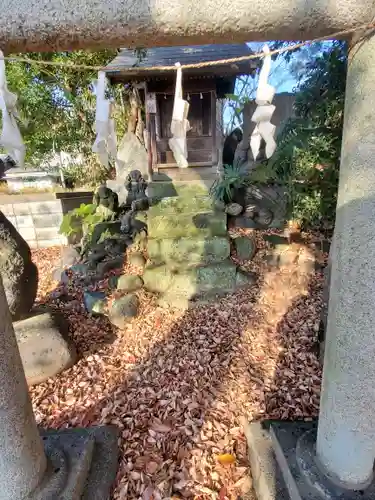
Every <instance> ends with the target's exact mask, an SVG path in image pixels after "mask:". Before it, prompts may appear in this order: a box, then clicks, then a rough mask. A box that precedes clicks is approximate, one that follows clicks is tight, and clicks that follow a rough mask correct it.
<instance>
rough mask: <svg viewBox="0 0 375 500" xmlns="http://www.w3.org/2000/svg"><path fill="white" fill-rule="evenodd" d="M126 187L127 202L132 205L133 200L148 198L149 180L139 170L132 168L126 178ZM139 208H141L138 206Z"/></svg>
mask: <svg viewBox="0 0 375 500" xmlns="http://www.w3.org/2000/svg"><path fill="white" fill-rule="evenodd" d="M125 187H126V189H127V191H128V195H127V197H126V204H127V205H128V206H131V205H132V203H133V202H137V203H139V202H138V200H145V199H147V195H146V189H147V182H146V181H145V179H144V178H143V176H142V174H141V172H140V171H139V170H132V171H131V172H129V175H128V176H127V178H126V183H125ZM137 210H139V208H137Z"/></svg>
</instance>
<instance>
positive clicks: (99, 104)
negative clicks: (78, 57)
mask: <svg viewBox="0 0 375 500" xmlns="http://www.w3.org/2000/svg"><path fill="white" fill-rule="evenodd" d="M106 89H107V78H106V76H105V72H104V71H99V73H98V81H97V85H96V114H95V126H94V130H95V132H96V139H95V142H94V144H93V146H92V151H93V152H94V153H97V155H98V157H99V160H100V162H101V163H102V164H103V165H104V166H105V167H107V168H108V166H109V156H112V157H113V158H114V160H115V161H116V160H117V141H116V130H115V121H114V119H113V118H111V115H112V103H111V101H110V100H109V99H106V97H105V92H106Z"/></svg>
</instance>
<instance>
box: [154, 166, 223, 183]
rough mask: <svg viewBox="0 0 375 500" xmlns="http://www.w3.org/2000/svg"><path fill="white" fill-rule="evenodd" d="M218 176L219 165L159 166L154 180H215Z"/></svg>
mask: <svg viewBox="0 0 375 500" xmlns="http://www.w3.org/2000/svg"><path fill="white" fill-rule="evenodd" d="M217 176H218V173H217V167H189V168H174V167H170V168H166V167H159V171H158V172H154V173H153V175H152V179H153V181H164V182H168V181H169V182H173V181H212V182H213V181H214V180H215V179H216V178H217Z"/></svg>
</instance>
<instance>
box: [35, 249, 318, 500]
mask: <svg viewBox="0 0 375 500" xmlns="http://www.w3.org/2000/svg"><path fill="white" fill-rule="evenodd" d="M262 245H263V247H262ZM260 247H261V249H260V251H259V252H258V255H257V256H256V258H255V259H254V261H252V262H249V263H247V264H245V266H244V267H245V268H246V269H248V270H252V271H255V272H257V274H258V276H259V282H258V285H257V286H254V287H252V288H249V289H246V290H242V291H239V292H237V293H235V294H233V295H231V296H228V297H225V298H222V299H220V300H217V302H216V303H214V304H212V305H206V306H201V307H196V308H194V309H192V310H189V311H187V312H183V313H182V312H174V311H170V310H166V309H162V308H160V307H157V305H156V302H155V298H154V297H153V296H152V295H151V294H148V293H146V292H144V291H141V292H139V294H138V295H139V298H140V301H141V309H140V313H139V315H138V317H137V318H135V319H134V320H132V321H131V322H130V323H129V325H128V326H127V328H126V329H125V330H122V331H119V330H117V329H115V328H113V327H112V326H111V325H110V323H109V322H108V320H107V319H106V318H104V317H92V316H90V315H88V314H87V313H86V312H85V310H84V307H83V304H82V293H83V290H84V286H83V284H80V283H79V282H78V281H75V282H72V283H70V284H68V285H66V286H62V285H59V286H58V284H57V283H56V282H55V283H52V285H54V286H53V287H51V278H50V276H51V271H52V269H53V268H54V267H56V266H58V264H59V259H60V249H59V248H52V249H47V250H36V251H33V257H34V260H35V262H36V263H37V265H38V268H39V270H40V290H39V295H38V300H39V302H40V303H44V304H47V305H48V306H50V307H53V308H56V309H59V310H60V311H61V312H62V313H63V314H64V315H65V316H66V317H67V318H68V320H69V322H70V333H71V337H72V339H73V340H74V342H75V344H76V346H77V349H78V351H79V353H80V359H79V361H78V362H77V364H76V365H75V366H73V367H72V368H71V369H69V370H67V371H65V372H64V373H62V374H61V375H59V376H57V377H55V378H54V379H50V380H48V381H47V382H45V383H43V384H40V385H38V386H35V387H33V388H31V395H32V400H33V406H34V412H35V415H36V419H37V422H38V424H40V425H41V426H43V427H53V428H66V427H75V426H83V427H85V426H90V425H102V424H115V425H117V426H118V428H119V429H120V439H119V447H120V460H119V468H118V474H117V478H116V483H115V487H114V491H113V496H112V498H113V499H115V500H125V499H138V498H141V499H149V500H151V499H153V500H157V499H166V498H168V499H177V498H191V499H197V500H205V499H207V500H208V499H222V500H225V499H230V500H232V499H236V498H238V496H240V497H242V498H247V499H252V498H253V497H252V493H251V475H250V471H249V463H248V458H247V449H246V440H245V436H244V428H243V426H244V424H246V422H249V421H252V420H254V419H259V418H283V419H295V418H311V417H314V416H316V415H317V412H318V404H319V391H320V377H321V370H320V365H319V363H318V360H317V357H316V349H315V347H316V337H317V330H318V322H319V311H320V307H321V288H322V276H321V273H316V274H315V275H313V276H307V275H302V274H301V273H300V271H299V269H298V268H297V267H296V266H291V267H289V268H287V269H280V270H268V269H266V268H265V267H264V264H263V260H262V251H263V250H264V248H265V245H264V243H261V242H260ZM86 288H87V287H86ZM92 288H94V289H106V280H103V282H101V283H99V284H95V285H92Z"/></svg>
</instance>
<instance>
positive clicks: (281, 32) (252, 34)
mask: <svg viewBox="0 0 375 500" xmlns="http://www.w3.org/2000/svg"><path fill="white" fill-rule="evenodd" d="M1 7H2V9H1V16H0V48H1V49H2V50H3V51H4V52H6V53H10V52H29V51H38V52H45V51H46V52H47V51H56V50H75V49H79V48H96V49H97V48H99V47H100V48H109V47H133V46H143V47H146V46H153V47H155V46H158V45H187V44H203V43H215V42H218V43H231V42H242V41H250V40H258V41H261V40H275V39H276V40H293V39H300V40H302V39H304V40H306V39H311V38H314V37H317V36H323V35H328V34H330V33H332V32H335V31H339V30H345V29H350V28H353V27H355V26H357V25H361V24H365V23H371V22H372V21H373V20H374V18H375V2H374V1H373V0H278V1H272V0H200V1H198V0H1Z"/></svg>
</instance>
